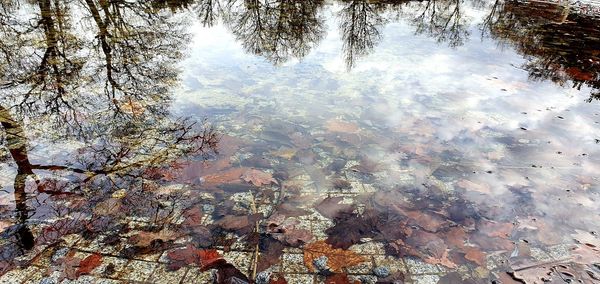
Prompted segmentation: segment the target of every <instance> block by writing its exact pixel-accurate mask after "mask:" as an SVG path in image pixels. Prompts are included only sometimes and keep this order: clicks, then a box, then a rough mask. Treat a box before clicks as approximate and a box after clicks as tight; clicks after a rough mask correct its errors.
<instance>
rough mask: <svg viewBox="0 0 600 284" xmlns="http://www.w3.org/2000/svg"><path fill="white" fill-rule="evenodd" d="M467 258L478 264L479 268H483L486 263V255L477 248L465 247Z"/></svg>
mask: <svg viewBox="0 0 600 284" xmlns="http://www.w3.org/2000/svg"><path fill="white" fill-rule="evenodd" d="M464 251H465V253H466V254H465V258H466V259H467V260H470V261H472V262H475V263H477V264H478V265H479V266H483V265H484V263H485V253H483V252H482V251H481V250H479V249H478V248H476V247H465V248H464Z"/></svg>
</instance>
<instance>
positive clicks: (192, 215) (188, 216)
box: [182, 206, 204, 226]
mask: <svg viewBox="0 0 600 284" xmlns="http://www.w3.org/2000/svg"><path fill="white" fill-rule="evenodd" d="M203 215H204V214H203V212H202V209H201V208H200V206H194V207H192V208H190V209H187V210H185V211H184V212H183V217H184V218H185V220H184V221H183V223H182V225H184V226H200V225H202V216H203Z"/></svg>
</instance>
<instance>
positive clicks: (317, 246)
mask: <svg viewBox="0 0 600 284" xmlns="http://www.w3.org/2000/svg"><path fill="white" fill-rule="evenodd" d="M321 256H326V257H327V266H328V267H329V269H330V270H332V271H334V272H341V270H342V268H344V267H351V266H355V265H358V264H361V263H363V262H364V261H365V259H364V258H363V257H362V256H360V255H358V254H356V253H355V252H353V251H349V250H343V249H336V248H333V247H332V246H331V245H329V244H328V243H326V242H325V241H317V242H314V243H310V244H308V245H306V246H305V247H304V265H306V267H308V269H309V270H311V271H315V267H314V266H313V261H314V260H315V259H317V258H319V257H321Z"/></svg>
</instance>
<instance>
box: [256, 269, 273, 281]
mask: <svg viewBox="0 0 600 284" xmlns="http://www.w3.org/2000/svg"><path fill="white" fill-rule="evenodd" d="M270 278H271V272H270V271H266V270H265V271H261V272H259V273H258V274H256V284H268V283H269V279H270Z"/></svg>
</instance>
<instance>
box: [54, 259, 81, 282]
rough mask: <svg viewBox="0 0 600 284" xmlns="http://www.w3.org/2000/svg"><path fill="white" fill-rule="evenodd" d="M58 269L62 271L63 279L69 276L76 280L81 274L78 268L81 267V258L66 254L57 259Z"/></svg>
mask: <svg viewBox="0 0 600 284" xmlns="http://www.w3.org/2000/svg"><path fill="white" fill-rule="evenodd" d="M56 262H57V264H58V265H59V266H58V269H59V271H60V278H61V280H62V279H64V278H67V279H69V280H75V279H77V277H78V276H79V275H78V274H77V270H78V268H79V264H80V263H81V259H80V258H77V257H72V256H65V257H61V258H59V259H58V260H57V261H56Z"/></svg>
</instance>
